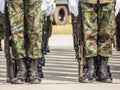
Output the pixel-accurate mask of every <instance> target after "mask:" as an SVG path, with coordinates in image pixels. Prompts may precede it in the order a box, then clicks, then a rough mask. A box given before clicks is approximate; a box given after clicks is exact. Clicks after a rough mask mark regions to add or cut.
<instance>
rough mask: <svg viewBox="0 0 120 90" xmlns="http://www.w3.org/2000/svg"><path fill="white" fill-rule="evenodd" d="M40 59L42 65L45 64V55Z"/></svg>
mask: <svg viewBox="0 0 120 90" xmlns="http://www.w3.org/2000/svg"><path fill="white" fill-rule="evenodd" d="M39 61H40V62H39V63H40V64H41V65H42V66H45V56H44V55H43V56H42V57H41V58H40V60H39Z"/></svg>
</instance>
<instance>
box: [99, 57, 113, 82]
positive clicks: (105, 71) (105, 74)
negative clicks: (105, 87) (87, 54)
mask: <svg viewBox="0 0 120 90" xmlns="http://www.w3.org/2000/svg"><path fill="white" fill-rule="evenodd" d="M109 69H110V68H109V66H108V58H107V57H102V56H101V57H100V62H99V68H98V81H101V82H106V83H112V75H111V73H110V70H109Z"/></svg>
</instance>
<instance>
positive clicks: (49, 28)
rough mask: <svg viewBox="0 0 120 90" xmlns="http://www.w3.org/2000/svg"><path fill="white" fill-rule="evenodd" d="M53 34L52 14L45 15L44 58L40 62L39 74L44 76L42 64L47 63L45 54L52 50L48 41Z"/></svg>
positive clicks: (43, 34) (43, 33) (43, 32)
mask: <svg viewBox="0 0 120 90" xmlns="http://www.w3.org/2000/svg"><path fill="white" fill-rule="evenodd" d="M51 34H52V22H51V19H50V16H44V20H43V31H42V49H41V50H42V58H41V60H40V61H39V62H38V75H39V76H40V77H41V78H43V77H44V74H43V72H42V66H44V65H45V54H47V53H48V52H50V49H49V46H48V41H49V37H50V36H51Z"/></svg>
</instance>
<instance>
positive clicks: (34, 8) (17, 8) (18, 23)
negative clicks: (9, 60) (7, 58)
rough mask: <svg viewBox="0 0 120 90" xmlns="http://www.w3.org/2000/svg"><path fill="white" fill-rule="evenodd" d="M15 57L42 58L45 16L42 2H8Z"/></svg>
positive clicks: (31, 0) (18, 0)
mask: <svg viewBox="0 0 120 90" xmlns="http://www.w3.org/2000/svg"><path fill="white" fill-rule="evenodd" d="M8 6H9V14H10V15H9V18H10V26H11V37H12V49H13V56H14V57H15V58H16V59H20V58H24V57H29V58H32V59H37V58H41V43H42V22H43V16H42V11H41V8H40V0H8Z"/></svg>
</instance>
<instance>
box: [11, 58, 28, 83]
mask: <svg viewBox="0 0 120 90" xmlns="http://www.w3.org/2000/svg"><path fill="white" fill-rule="evenodd" d="M16 64H17V75H16V77H15V78H14V79H13V80H12V81H11V83H13V84H23V83H24V82H25V78H26V67H25V63H24V59H20V60H17V61H16Z"/></svg>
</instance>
